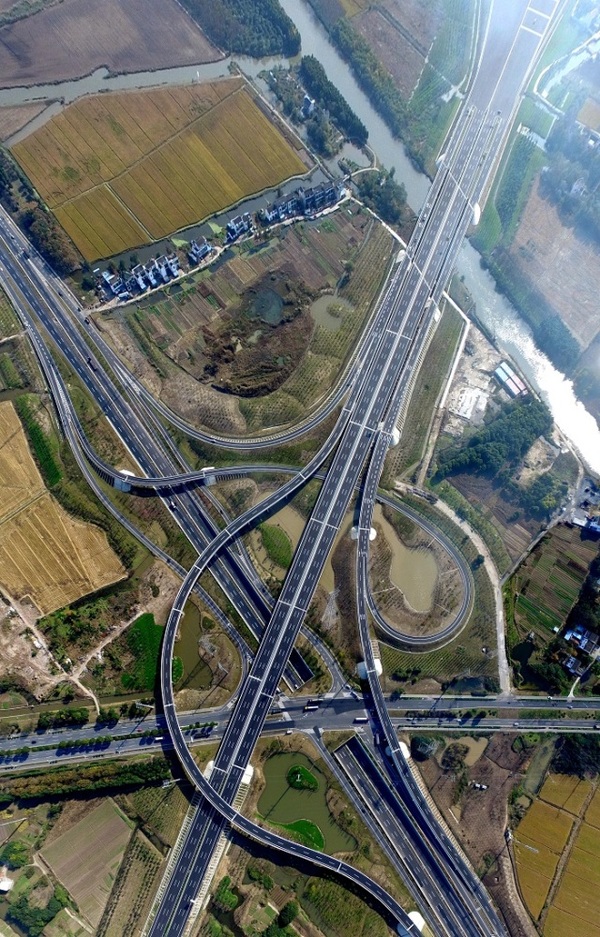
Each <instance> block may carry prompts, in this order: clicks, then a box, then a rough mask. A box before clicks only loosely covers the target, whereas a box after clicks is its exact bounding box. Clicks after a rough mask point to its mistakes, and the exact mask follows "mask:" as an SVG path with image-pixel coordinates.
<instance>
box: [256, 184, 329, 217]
mask: <svg viewBox="0 0 600 937" xmlns="http://www.w3.org/2000/svg"><path fill="white" fill-rule="evenodd" d="M345 194H346V188H345V186H344V183H343V182H322V183H321V184H320V185H315V186H312V187H311V188H310V189H303V188H299V189H296V191H295V192H291V193H290V194H289V195H282V196H281V197H280V198H278V199H276V200H275V201H274V202H271V203H270V204H269V205H267V207H266V208H264V209H263V210H262V212H261V218H262V220H263V221H264V222H265V223H266V224H273V223H274V222H277V221H285V220H286V219H288V218H297V217H298V216H299V215H307V216H310V215H314V214H316V213H317V212H319V211H323V209H324V208H331V207H332V206H333V205H337V203H338V202H339V201H340V200H341V199H342V198H343V197H344V195H345Z"/></svg>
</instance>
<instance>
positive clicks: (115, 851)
mask: <svg viewBox="0 0 600 937" xmlns="http://www.w3.org/2000/svg"><path fill="white" fill-rule="evenodd" d="M130 836H131V826H130V824H129V823H128V822H127V820H126V819H125V817H124V815H123V814H122V813H121V811H120V810H119V809H118V808H117V806H116V804H115V803H114V801H113V800H112V799H111V798H110V797H108V798H107V799H106V800H103V801H102V802H101V803H100V804H99V806H98V807H96V809H95V810H92V812H91V813H88V814H87V816H85V817H84V818H83V819H82V820H80V821H79V823H76V824H75V826H73V827H71V828H70V829H69V830H67V832H66V833H63V834H62V836H59V837H58V839H56V840H54V842H53V843H52V844H51V845H50V846H45V847H44V848H43V851H42V856H43V859H44V862H46V863H47V864H48V865H49V866H50V868H51V869H52V871H53V872H54V874H55V875H56V877H57V878H58V879H59V880H60V881H61V882H62V883H63V885H64V886H65V888H66V889H67V891H68V892H69V893H70V894H71V895H72V896H73V898H74V899H75V901H76V902H77V904H78V905H79V910H80V911H81V912H82V914H84V915H85V917H86V918H87V920H88V921H89V922H90V923H91V924H92V925H93V926H94V927H97V926H98V924H99V923H100V918H101V917H102V912H103V911H104V907H105V905H106V902H107V900H108V896H109V895H110V891H111V888H112V886H113V882H114V880H115V877H116V874H117V871H118V869H119V865H120V864H121V859H122V858H123V853H124V852H125V847H126V846H127V843H128V841H129V838H130Z"/></svg>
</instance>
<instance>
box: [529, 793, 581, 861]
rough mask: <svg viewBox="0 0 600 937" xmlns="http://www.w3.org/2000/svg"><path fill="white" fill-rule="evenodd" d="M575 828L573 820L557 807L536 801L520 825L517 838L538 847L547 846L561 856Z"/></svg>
mask: <svg viewBox="0 0 600 937" xmlns="http://www.w3.org/2000/svg"><path fill="white" fill-rule="evenodd" d="M572 826H573V818H572V817H570V816H569V815H568V814H566V813H563V812H562V810H559V809H557V808H556V807H552V806H550V804H545V803H544V802H543V801H541V800H536V802H535V803H534V805H533V806H532V807H531V808H530V809H529V811H528V813H527V815H526V817H525V818H524V819H523V820H522V821H521V823H519V826H518V828H517V838H518V840H519V842H527V843H530V844H532V845H536V846H546V847H547V848H548V849H550V851H551V852H557V853H558V854H559V855H560V853H561V852H562V851H563V849H564V847H565V843H566V842H567V839H568V838H569V833H570V832H571V829H572Z"/></svg>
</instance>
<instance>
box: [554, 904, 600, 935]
mask: <svg viewBox="0 0 600 937" xmlns="http://www.w3.org/2000/svg"><path fill="white" fill-rule="evenodd" d="M571 935H576V937H598V924H597V923H594V924H586V922H585V921H582V920H581V919H580V918H576V917H573V915H571V914H565V912H564V911H559V910H558V908H555V907H554V906H553V907H551V908H550V910H549V912H548V917H547V918H546V923H545V925H544V937H571Z"/></svg>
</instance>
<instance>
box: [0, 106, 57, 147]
mask: <svg viewBox="0 0 600 937" xmlns="http://www.w3.org/2000/svg"><path fill="white" fill-rule="evenodd" d="M45 107H46V105H45V104H22V105H21V106H20V107H0V141H4V140H8V138H9V137H12V135H13V133H16V132H17V131H18V130H21V128H22V127H24V126H25V124H28V123H29V121H30V120H33V118H34V117H37V115H38V114H41V112H42V111H43V110H44V108H45Z"/></svg>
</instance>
